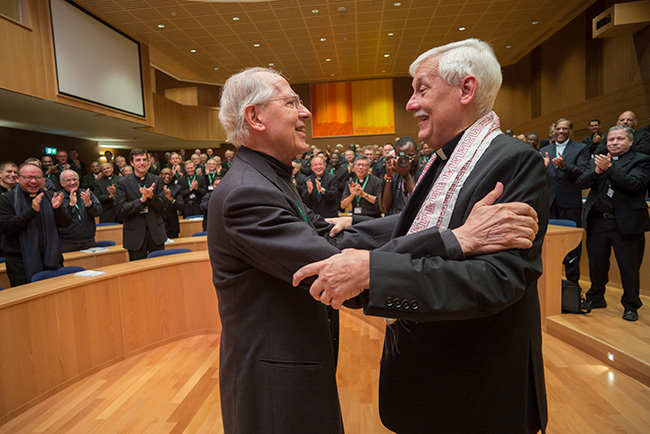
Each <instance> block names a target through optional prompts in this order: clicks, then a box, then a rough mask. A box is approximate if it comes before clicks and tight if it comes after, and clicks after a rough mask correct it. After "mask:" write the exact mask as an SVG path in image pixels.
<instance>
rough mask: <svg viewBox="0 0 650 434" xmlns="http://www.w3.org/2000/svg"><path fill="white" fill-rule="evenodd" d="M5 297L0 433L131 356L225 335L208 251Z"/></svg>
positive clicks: (0, 316)
mask: <svg viewBox="0 0 650 434" xmlns="http://www.w3.org/2000/svg"><path fill="white" fill-rule="evenodd" d="M101 270H102V271H106V274H102V275H100V276H96V277H77V276H74V275H68V276H62V277H59V278H56V279H49V280H44V281H41V282H35V283H31V284H28V285H23V286H20V287H16V288H13V289H11V290H9V291H1V292H0V329H1V330H3V333H1V334H0V348H2V351H0V390H1V395H0V425H1V424H4V423H5V422H6V421H8V420H9V419H11V418H13V417H15V416H16V415H17V414H19V413H21V412H23V411H25V410H26V409H28V408H30V407H32V406H34V405H35V404H37V403H38V402H40V401H42V400H43V399H45V398H47V397H49V396H51V395H53V394H54V393H56V392H58V391H60V390H62V389H64V388H65V387H67V386H69V385H71V384H73V383H75V382H76V381H78V380H79V379H81V378H83V377H86V376H88V375H90V374H91V373H94V372H97V371H98V370H100V369H102V368H104V367H106V366H109V365H112V364H114V363H116V362H117V361H120V360H123V359H125V358H127V357H130V356H132V355H134V354H137V353H140V352H142V351H145V350H149V349H152V348H155V347H157V346H160V345H163V344H165V343H168V342H171V341H174V340H177V339H181V338H184V337H188V336H192V335H197V334H204V333H218V332H219V331H220V329H221V326H220V323H219V316H218V312H217V297H216V293H215V290H214V286H213V284H212V271H211V268H210V262H209V260H208V254H207V252H206V251H202V252H192V253H185V254H182V255H173V256H165V257H160V258H153V259H147V260H142V261H137V262H131V263H128V262H127V263H124V264H118V265H112V266H109V267H105V268H103V269H101Z"/></svg>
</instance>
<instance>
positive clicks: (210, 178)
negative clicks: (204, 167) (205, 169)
mask: <svg viewBox="0 0 650 434" xmlns="http://www.w3.org/2000/svg"><path fill="white" fill-rule="evenodd" d="M207 175H208V180H209V181H210V185H212V180H213V179H214V177H215V175H216V173H208V174H207Z"/></svg>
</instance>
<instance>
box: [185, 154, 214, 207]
mask: <svg viewBox="0 0 650 434" xmlns="http://www.w3.org/2000/svg"><path fill="white" fill-rule="evenodd" d="M192 155H196V154H192ZM197 157H198V155H197ZM178 185H180V186H181V195H182V196H183V202H185V205H184V206H183V218H186V217H189V216H192V215H199V214H203V213H202V212H201V198H202V197H203V195H204V194H205V193H207V192H208V188H207V185H205V179H204V178H203V177H202V176H199V175H197V174H196V173H195V168H194V163H193V162H192V161H191V160H190V161H186V162H185V175H183V176H181V177H180V178H179V179H178Z"/></svg>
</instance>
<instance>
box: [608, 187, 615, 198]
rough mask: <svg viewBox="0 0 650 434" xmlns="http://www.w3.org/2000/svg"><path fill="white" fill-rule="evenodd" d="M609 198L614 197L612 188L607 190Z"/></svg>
mask: <svg viewBox="0 0 650 434" xmlns="http://www.w3.org/2000/svg"><path fill="white" fill-rule="evenodd" d="M607 197H609V198H612V197H614V190H613V189H612V188H611V187H610V188H608V189H607Z"/></svg>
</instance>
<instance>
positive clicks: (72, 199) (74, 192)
mask: <svg viewBox="0 0 650 434" xmlns="http://www.w3.org/2000/svg"><path fill="white" fill-rule="evenodd" d="M76 204H77V189H76V188H75V189H74V190H72V191H71V192H70V206H71V207H73V206H75V205H76Z"/></svg>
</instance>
